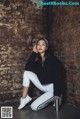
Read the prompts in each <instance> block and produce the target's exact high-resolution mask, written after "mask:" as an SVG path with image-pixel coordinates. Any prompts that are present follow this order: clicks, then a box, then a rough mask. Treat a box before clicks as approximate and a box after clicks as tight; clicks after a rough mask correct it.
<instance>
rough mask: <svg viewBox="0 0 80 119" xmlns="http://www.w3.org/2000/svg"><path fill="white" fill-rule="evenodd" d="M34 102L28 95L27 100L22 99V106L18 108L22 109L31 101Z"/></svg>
mask: <svg viewBox="0 0 80 119" xmlns="http://www.w3.org/2000/svg"><path fill="white" fill-rule="evenodd" d="M31 100H32V98H31V97H29V96H28V95H27V97H26V98H24V99H23V98H21V99H20V105H19V107H18V109H22V108H23V107H24V106H25V105H26V104H28V103H29V102H30V101H31Z"/></svg>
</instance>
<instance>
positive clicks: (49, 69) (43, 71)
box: [25, 52, 63, 96]
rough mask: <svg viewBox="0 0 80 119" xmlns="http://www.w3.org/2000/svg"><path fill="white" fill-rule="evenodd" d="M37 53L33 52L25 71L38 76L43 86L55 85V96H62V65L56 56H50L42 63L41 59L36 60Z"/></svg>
mask: <svg viewBox="0 0 80 119" xmlns="http://www.w3.org/2000/svg"><path fill="white" fill-rule="evenodd" d="M36 58H37V53H35V52H32V54H31V56H30V58H29V59H28V61H27V64H26V66H25V70H27V71H32V72H34V73H36V74H37V76H38V78H39V80H40V82H41V84H50V83H53V84H54V96H60V95H61V93H62V86H63V72H62V71H63V70H62V63H61V62H60V60H59V59H58V58H57V57H56V56H54V55H48V56H47V57H46V59H45V61H44V63H42V61H41V59H39V58H38V59H36Z"/></svg>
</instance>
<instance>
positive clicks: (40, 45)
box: [37, 40, 47, 53]
mask: <svg viewBox="0 0 80 119" xmlns="http://www.w3.org/2000/svg"><path fill="white" fill-rule="evenodd" d="M46 50H47V46H46V42H45V41H44V40H39V41H38V43H37V51H38V52H39V53H45V51H46Z"/></svg>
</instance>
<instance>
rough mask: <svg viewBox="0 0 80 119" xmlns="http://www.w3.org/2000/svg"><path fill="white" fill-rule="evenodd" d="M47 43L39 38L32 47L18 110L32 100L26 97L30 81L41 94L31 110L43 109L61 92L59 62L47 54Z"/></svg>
mask: <svg viewBox="0 0 80 119" xmlns="http://www.w3.org/2000/svg"><path fill="white" fill-rule="evenodd" d="M48 45H49V43H48V41H47V39H45V38H41V39H39V40H38V41H37V43H36V45H35V46H34V47H33V52H32V54H31V56H30V58H29V59H28V62H27V64H26V66H25V71H24V74H23V93H22V97H21V99H20V105H19V107H18V109H22V108H23V107H24V106H25V105H26V104H27V103H29V102H30V101H31V100H32V98H31V97H30V96H29V95H28V89H29V86H30V81H31V82H32V83H33V84H34V85H35V86H36V87H37V88H38V89H39V90H41V91H42V92H44V93H43V94H42V95H41V96H40V97H38V98H37V99H36V100H35V101H34V102H33V103H32V104H31V109H32V110H36V111H37V110H39V109H42V108H44V107H45V106H46V105H47V104H49V103H50V102H51V101H53V99H54V98H59V96H60V95H61V91H62V88H61V87H62V70H61V62H60V61H59V60H58V58H57V57H56V56H54V55H51V54H50V53H49V52H48V47H49V46H48Z"/></svg>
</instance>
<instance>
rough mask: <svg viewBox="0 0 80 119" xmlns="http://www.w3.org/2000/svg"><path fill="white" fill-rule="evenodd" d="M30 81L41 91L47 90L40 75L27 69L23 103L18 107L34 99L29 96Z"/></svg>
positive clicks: (24, 76) (24, 77)
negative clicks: (39, 77)
mask: <svg viewBox="0 0 80 119" xmlns="http://www.w3.org/2000/svg"><path fill="white" fill-rule="evenodd" d="M30 81H31V82H32V83H33V84H34V85H35V86H36V87H37V88H38V89H40V90H41V91H43V92H46V88H45V87H44V86H42V85H41V83H40V81H39V80H38V77H37V75H36V74H35V73H33V72H31V71H25V72H24V74H23V92H22V98H21V103H20V105H19V107H18V109H22V108H23V107H24V106H25V105H26V104H27V103H29V102H30V101H31V100H32V99H31V98H30V97H29V96H28V89H29V85H30Z"/></svg>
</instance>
